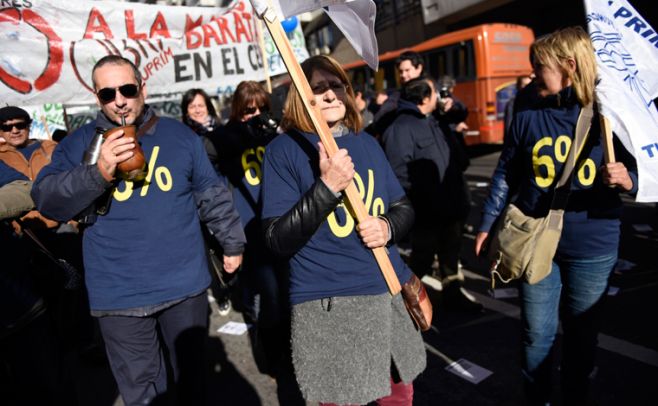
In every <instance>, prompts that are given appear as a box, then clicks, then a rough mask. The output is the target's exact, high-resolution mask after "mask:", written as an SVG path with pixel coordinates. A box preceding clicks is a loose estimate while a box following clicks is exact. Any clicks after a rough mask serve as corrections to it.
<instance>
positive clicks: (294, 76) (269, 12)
mask: <svg viewBox="0 0 658 406" xmlns="http://www.w3.org/2000/svg"><path fill="white" fill-rule="evenodd" d="M261 18H262V20H263V22H264V23H265V26H266V27H267V30H268V31H269V32H270V35H271V36H272V40H273V41H274V44H275V45H276V47H277V49H278V50H279V53H280V54H281V57H282V58H283V63H284V64H285V65H286V68H287V69H288V73H289V74H290V78H291V80H292V82H293V83H294V84H295V88H297V91H298V92H299V95H300V97H301V99H302V102H303V103H304V108H305V109H306V111H307V112H308V113H309V116H310V117H311V121H312V123H313V127H314V128H315V131H316V132H317V133H318V135H319V136H320V141H322V144H323V145H324V148H325V149H326V151H327V154H328V155H329V156H330V157H331V156H333V155H334V154H335V153H336V152H338V145H337V144H336V140H334V137H333V136H332V135H331V132H330V131H329V127H328V126H327V123H326V122H325V121H324V120H322V119H321V117H322V115H321V113H320V110H319V107H318V106H316V103H315V100H314V98H313V92H312V91H311V86H310V85H309V83H308V81H307V80H306V77H305V76H304V72H303V71H302V68H301V66H300V65H299V62H298V61H297V59H295V54H294V52H293V50H292V46H291V45H290V41H288V37H287V36H286V35H285V32H284V31H283V27H281V24H280V22H279V19H278V17H277V15H276V13H275V12H274V10H273V9H272V6H271V5H270V6H269V7H268V8H267V9H266V10H265V12H264V13H263V15H262V16H261ZM345 195H346V196H347V201H348V203H349V205H350V206H351V207H352V209H353V210H354V213H355V215H356V220H357V222H361V221H363V220H365V219H366V218H367V217H368V212H367V210H366V208H365V205H364V204H363V200H361V196H360V195H359V192H358V190H357V188H356V186H355V184H354V182H352V183H351V184H350V185H349V186H348V187H347V189H345ZM372 251H373V254H374V255H375V259H376V260H377V264H378V265H379V268H380V269H381V272H382V275H383V276H384V279H385V280H386V285H387V286H388V290H389V291H390V292H391V295H396V294H397V293H399V292H400V290H401V287H400V281H399V280H398V277H397V275H396V274H395V270H393V265H392V264H391V261H390V260H389V258H388V254H387V252H386V248H385V247H379V248H374V249H373V250H372Z"/></svg>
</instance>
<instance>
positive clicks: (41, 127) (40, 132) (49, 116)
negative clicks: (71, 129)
mask: <svg viewBox="0 0 658 406" xmlns="http://www.w3.org/2000/svg"><path fill="white" fill-rule="evenodd" d="M23 109H24V110H25V111H27V112H28V114H29V115H30V117H32V124H31V125H30V138H34V139H40V140H47V139H49V138H50V137H51V136H52V135H53V133H54V132H55V130H64V131H66V123H65V122H64V108H63V106H62V105H61V104H59V103H46V104H44V105H41V106H23Z"/></svg>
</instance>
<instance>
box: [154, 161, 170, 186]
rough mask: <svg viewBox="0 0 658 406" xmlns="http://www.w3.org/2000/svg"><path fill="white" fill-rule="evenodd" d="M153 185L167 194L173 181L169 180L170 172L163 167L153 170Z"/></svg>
mask: <svg viewBox="0 0 658 406" xmlns="http://www.w3.org/2000/svg"><path fill="white" fill-rule="evenodd" d="M155 183H157V184H158V187H159V188H160V190H162V191H163V192H168V191H170V190H171V188H172V186H173V185H174V180H173V179H172V178H171V172H169V169H167V168H165V167H164V166H161V167H159V168H158V169H156V170H155Z"/></svg>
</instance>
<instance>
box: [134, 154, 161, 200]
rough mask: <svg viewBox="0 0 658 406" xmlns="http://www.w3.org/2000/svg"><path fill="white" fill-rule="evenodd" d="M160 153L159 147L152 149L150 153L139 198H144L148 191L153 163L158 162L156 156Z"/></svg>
mask: <svg viewBox="0 0 658 406" xmlns="http://www.w3.org/2000/svg"><path fill="white" fill-rule="evenodd" d="M159 153H160V147H159V146H156V147H153V151H152V152H151V159H149V166H148V172H147V173H146V178H145V179H144V185H142V191H141V192H140V193H139V195H140V196H142V197H144V196H146V194H147V193H148V191H149V186H151V179H153V168H154V167H155V162H156V161H157V160H158V154H159Z"/></svg>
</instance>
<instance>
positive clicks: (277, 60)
mask: <svg viewBox="0 0 658 406" xmlns="http://www.w3.org/2000/svg"><path fill="white" fill-rule="evenodd" d="M263 35H264V39H265V53H266V54H267V66H268V68H269V73H270V76H274V75H280V74H282V73H287V72H288V71H287V70H286V65H284V64H283V59H282V58H281V55H280V54H279V51H278V50H277V49H276V45H274V41H273V40H272V36H271V35H270V33H269V31H267V30H263ZM286 36H287V37H288V40H290V45H291V46H292V50H293V52H294V53H295V58H296V59H297V60H298V61H299V62H300V63H301V62H304V61H305V60H306V59H308V57H309V54H308V50H307V49H306V40H305V39H304V32H303V31H302V27H301V25H300V24H299V23H298V24H297V25H296V26H295V29H294V30H292V31H290V32H286Z"/></svg>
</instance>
